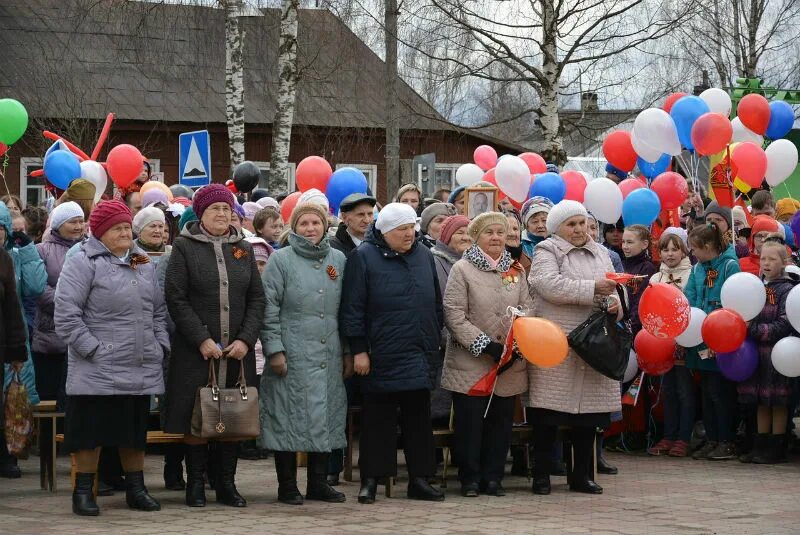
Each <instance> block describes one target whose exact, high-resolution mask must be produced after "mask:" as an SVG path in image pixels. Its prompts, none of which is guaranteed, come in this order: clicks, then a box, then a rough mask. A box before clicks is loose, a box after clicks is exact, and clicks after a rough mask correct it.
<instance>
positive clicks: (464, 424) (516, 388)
mask: <svg viewBox="0 0 800 535" xmlns="http://www.w3.org/2000/svg"><path fill="white" fill-rule="evenodd" d="M507 232H508V221H507V220H506V216H504V215H503V214H501V213H498V212H485V213H483V214H481V215H479V216H478V217H476V218H475V219H473V220H472V222H471V223H470V224H469V234H470V236H471V237H472V238H473V239H474V240H475V245H473V246H472V247H470V248H469V249H467V252H466V253H464V258H462V259H461V260H459V261H458V262H456V264H455V265H454V266H453V269H452V271H451V272H450V277H449V278H448V283H447V290H446V291H445V294H444V315H445V323H446V324H447V329H448V331H449V332H450V339H449V342H448V344H447V353H446V354H445V360H444V371H443V373H442V386H443V387H444V388H446V389H447V390H450V391H452V392H453V409H454V411H455V414H454V416H455V420H454V424H455V437H454V438H455V441H454V442H455V444H456V445H457V448H456V456H457V459H458V478H459V479H460V480H461V494H462V496H466V497H475V496H478V492H479V491H485V492H486V493H487V494H489V495H492V496H504V495H505V491H504V490H503V486H502V480H503V471H504V468H505V462H506V456H507V455H508V448H509V446H510V445H511V425H512V423H513V418H514V396H516V395H517V394H520V393H522V392H524V391H525V390H526V389H527V387H528V376H527V372H526V367H525V362H524V361H521V360H515V361H514V363H513V364H512V365H511V367H510V368H508V369H507V370H505V371H504V372H503V373H502V374H500V375H499V376H498V379H497V384H496V386H495V390H494V395H493V396H492V397H491V398H490V397H488V396H471V395H469V391H470V390H471V388H472V386H473V385H475V383H477V382H478V381H479V380H480V379H481V378H482V377H483V376H484V375H486V374H487V373H489V371H490V370H492V369H494V368H495V367H496V366H497V363H498V362H500V359H501V357H502V356H503V349H504V348H503V343H504V342H505V339H506V336H507V335H508V330H509V329H510V328H511V322H512V317H511V316H510V315H509V314H508V313H507V309H508V307H515V308H519V307H522V308H527V307H528V306H529V305H530V295H529V293H528V283H527V282H526V280H525V272H524V270H523V268H522V266H521V265H520V264H519V263H518V262H516V261H515V260H514V259H513V258H512V257H511V254H510V253H509V252H508V251H507V250H506V233H507ZM487 408H488V411H487Z"/></svg>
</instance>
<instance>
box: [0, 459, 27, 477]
mask: <svg viewBox="0 0 800 535" xmlns="http://www.w3.org/2000/svg"><path fill="white" fill-rule="evenodd" d="M0 477H4V478H6V479H19V478H21V477H22V472H21V471H20V469H19V466H18V465H17V459H16V458H15V457H9V458H7V459H3V460H2V461H0Z"/></svg>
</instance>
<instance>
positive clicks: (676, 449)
mask: <svg viewBox="0 0 800 535" xmlns="http://www.w3.org/2000/svg"><path fill="white" fill-rule="evenodd" d="M667 455H669V456H670V457H686V456H687V455H689V443H688V442H686V441H685V440H676V441H675V442H673V443H672V447H671V448H670V450H669V453H668V454H667Z"/></svg>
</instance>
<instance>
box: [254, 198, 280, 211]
mask: <svg viewBox="0 0 800 535" xmlns="http://www.w3.org/2000/svg"><path fill="white" fill-rule="evenodd" d="M256 204H257V205H259V206H260V207H261V208H274V209H275V211H276V212H280V211H281V205H280V204H278V201H276V200H275V199H273V198H272V197H261V198H260V199H258V200H257V201H256Z"/></svg>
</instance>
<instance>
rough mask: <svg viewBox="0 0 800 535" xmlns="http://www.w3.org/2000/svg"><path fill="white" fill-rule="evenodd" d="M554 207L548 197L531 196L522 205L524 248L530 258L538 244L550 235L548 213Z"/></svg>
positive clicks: (521, 220) (521, 219)
mask: <svg viewBox="0 0 800 535" xmlns="http://www.w3.org/2000/svg"><path fill="white" fill-rule="evenodd" d="M552 208H553V203H552V202H550V199H548V198H546V197H531V198H530V199H528V200H527V201H525V204H523V205H522V212H521V217H520V222H521V223H522V227H523V231H522V250H523V252H524V253H525V254H526V255H527V256H528V258H533V255H534V249H536V246H537V245H539V244H540V243H541V242H542V241H543V240H545V239H546V238H547V236H548V233H547V224H546V222H547V214H548V213H549V212H550V210H551V209H552Z"/></svg>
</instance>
